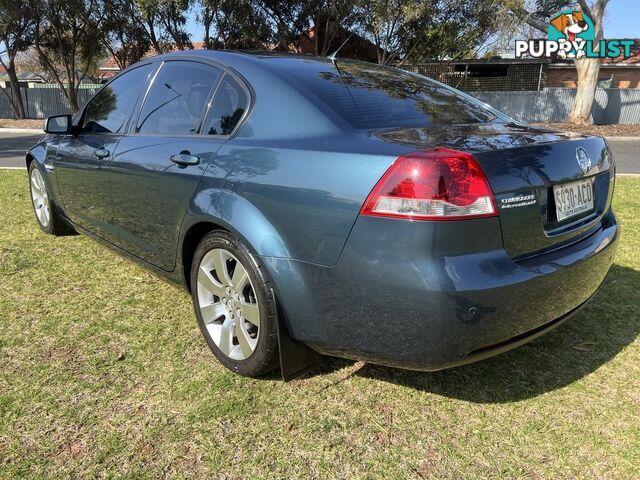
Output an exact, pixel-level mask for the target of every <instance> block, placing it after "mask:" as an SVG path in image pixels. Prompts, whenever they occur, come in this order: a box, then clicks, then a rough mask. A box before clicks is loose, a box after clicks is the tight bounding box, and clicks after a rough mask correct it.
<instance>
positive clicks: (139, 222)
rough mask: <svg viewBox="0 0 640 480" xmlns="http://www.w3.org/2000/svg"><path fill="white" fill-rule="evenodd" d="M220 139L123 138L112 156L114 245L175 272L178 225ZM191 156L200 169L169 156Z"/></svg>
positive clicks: (141, 136)
mask: <svg viewBox="0 0 640 480" xmlns="http://www.w3.org/2000/svg"><path fill="white" fill-rule="evenodd" d="M222 143H223V140H219V139H214V138H206V137H195V136H187V135H185V136H170V135H163V136H158V135H129V134H127V135H125V136H124V137H123V138H122V140H121V141H120V143H119V145H118V148H117V150H116V151H115V153H114V157H113V160H112V161H111V163H110V167H111V193H112V198H113V213H114V216H115V221H114V224H116V225H117V227H118V237H117V239H116V240H115V241H114V243H115V244H116V245H118V246H119V247H121V248H123V249H124V250H127V251H129V252H131V253H132V254H134V255H137V256H139V257H140V258H141V259H143V260H145V261H147V262H149V263H151V264H153V265H155V266H157V267H160V268H162V269H164V270H169V271H171V270H173V269H174V268H175V262H176V251H177V248H178V243H179V242H178V238H179V235H180V231H181V227H182V221H183V219H184V216H185V213H186V210H187V205H188V204H189V202H190V201H191V199H192V198H193V197H194V195H195V193H196V190H197V188H198V185H199V183H200V179H201V177H202V175H203V174H204V172H205V170H206V169H207V166H208V165H209V164H210V163H211V162H212V161H213V159H214V157H215V154H216V151H217V150H218V149H219V148H220V146H221V145H222ZM181 152H189V153H190V154H191V155H195V156H197V157H198V158H199V159H200V163H199V164H198V165H189V166H181V165H177V164H175V163H173V162H172V161H171V156H173V155H178V154H180V153H181Z"/></svg>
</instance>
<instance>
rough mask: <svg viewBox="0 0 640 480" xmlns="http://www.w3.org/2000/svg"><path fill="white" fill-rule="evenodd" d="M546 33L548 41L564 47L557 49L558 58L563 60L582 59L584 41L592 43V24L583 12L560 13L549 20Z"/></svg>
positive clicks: (593, 33)
mask: <svg viewBox="0 0 640 480" xmlns="http://www.w3.org/2000/svg"><path fill="white" fill-rule="evenodd" d="M550 24H551V25H550V26H549V31H548V36H549V40H555V41H557V42H558V43H560V44H564V45H566V47H565V48H559V49H558V56H559V57H560V58H562V59H565V58H582V57H584V56H585V51H584V47H585V41H586V40H589V41H593V39H594V38H595V32H594V27H593V22H592V21H591V19H590V18H589V17H588V16H587V15H585V14H584V13H583V12H579V11H566V12H561V13H559V14H558V15H556V16H555V17H554V18H552V19H551V22H550Z"/></svg>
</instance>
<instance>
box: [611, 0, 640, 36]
mask: <svg viewBox="0 0 640 480" xmlns="http://www.w3.org/2000/svg"><path fill="white" fill-rule="evenodd" d="M604 36H605V38H640V1H639V0H610V1H609V5H608V6H607V9H606V11H605V19H604Z"/></svg>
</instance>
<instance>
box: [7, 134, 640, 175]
mask: <svg viewBox="0 0 640 480" xmlns="http://www.w3.org/2000/svg"><path fill="white" fill-rule="evenodd" d="M40 137H41V135H38V134H34V133H11V132H2V131H0V168H3V167H24V152H25V150H26V149H27V148H29V147H30V146H31V145H33V144H34V143H36V142H37V141H38V139H39V138H40ZM609 145H611V148H612V149H613V152H614V153H615V156H616V161H617V163H618V170H617V171H618V173H625V174H630V173H631V174H640V139H635V138H633V139H615V138H614V139H609Z"/></svg>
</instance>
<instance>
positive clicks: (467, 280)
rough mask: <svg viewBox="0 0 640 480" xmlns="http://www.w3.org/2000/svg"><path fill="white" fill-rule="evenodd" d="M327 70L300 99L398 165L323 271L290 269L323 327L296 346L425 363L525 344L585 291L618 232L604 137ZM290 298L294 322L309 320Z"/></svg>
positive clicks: (351, 69)
mask: <svg viewBox="0 0 640 480" xmlns="http://www.w3.org/2000/svg"><path fill="white" fill-rule="evenodd" d="M335 67H336V68H335V69H331V67H326V70H325V71H323V72H321V74H320V75H319V76H318V77H319V78H320V79H321V80H322V81H320V80H308V81H307V82H306V85H307V86H309V84H311V85H310V87H311V88H309V91H310V92H312V94H313V95H316V96H317V97H318V98H319V99H320V101H321V102H322V103H324V104H325V105H326V106H327V107H328V108H327V109H328V110H329V111H331V112H332V113H333V114H335V115H336V116H337V117H339V118H341V119H344V120H346V122H348V123H349V124H350V125H351V126H352V127H354V129H355V130H357V131H358V132H360V133H359V134H354V138H357V137H358V135H361V134H362V133H363V132H364V135H365V136H366V138H367V141H368V142H382V143H383V144H384V145H385V147H388V146H389V145H395V146H397V148H398V156H397V158H395V159H391V160H390V165H389V168H388V170H387V171H386V173H385V174H384V175H383V176H382V177H381V178H379V179H378V181H377V183H376V184H372V185H371V192H370V193H369V195H368V197H367V198H366V199H363V202H362V208H361V210H360V214H359V215H358V216H357V218H356V219H355V223H354V225H353V228H352V229H351V232H350V234H349V236H348V238H347V239H346V241H345V245H344V248H343V251H342V253H341V255H340V257H339V260H338V262H337V263H336V265H335V266H333V267H332V268H329V269H319V268H317V267H315V266H310V265H306V266H298V267H297V268H298V269H299V270H298V272H299V275H300V277H301V278H302V280H303V281H304V283H305V285H306V286H307V291H312V292H314V293H313V297H314V301H313V310H314V311H315V312H316V313H317V315H318V318H320V319H321V321H320V322H319V323H320V324H321V327H319V331H316V332H312V333H309V334H308V335H306V338H304V337H305V335H302V337H303V338H302V339H303V340H305V341H307V343H309V344H310V345H312V346H313V347H314V348H316V349H317V350H319V351H321V352H322V353H327V354H334V355H339V356H347V357H353V358H359V359H364V360H368V361H372V362H376V363H382V364H388V365H393V366H400V367H405V368H412V369H420V370H436V369H441V368H446V367H449V366H454V365H459V364H462V363H466V362H470V361H474V360H477V359H480V358H484V357H486V356H490V355H492V354H496V353H499V352H501V351H505V350H507V349H509V348H513V347H515V346H518V345H520V344H522V343H524V342H526V341H529V340H532V339H533V338H536V337H538V336H540V335H541V334H543V333H546V332H547V331H549V330H550V329H552V328H554V327H555V326H557V325H559V324H560V323H561V322H562V321H564V320H565V319H567V318H568V317H569V316H570V315H571V314H572V313H574V312H576V311H577V309H579V308H580V307H581V306H582V305H584V304H585V302H587V301H588V300H589V298H591V297H592V296H593V295H594V294H595V292H596V291H597V289H598V287H599V286H600V285H601V283H602V281H603V280H604V278H605V276H606V274H607V272H608V270H609V268H610V266H611V264H612V261H613V255H614V251H615V245H616V239H617V237H618V227H617V224H616V219H615V216H614V214H613V212H612V210H611V199H612V195H613V190H614V184H615V166H614V161H613V156H612V154H611V152H610V150H609V148H608V146H607V144H606V142H605V141H604V140H603V139H601V138H597V137H584V136H580V135H571V134H561V133H557V132H552V131H548V130H542V129H536V128H532V127H528V126H525V125H521V124H518V123H515V122H513V121H512V120H511V119H509V118H507V117H505V116H504V115H502V114H500V113H498V112H496V111H495V110H492V109H491V108H489V107H487V106H486V105H483V104H480V103H479V102H477V101H474V100H473V99H471V98H470V97H468V96H466V95H464V94H461V93H459V92H456V91H454V90H453V89H450V88H449V87H446V86H444V85H441V84H439V83H437V82H430V81H428V80H426V79H422V78H417V77H415V76H410V75H408V74H404V73H401V72H399V71H395V70H390V69H378V68H377V67H373V66H362V65H361V64H356V63H340V62H339V64H338V65H337V66H335ZM300 80H301V81H300V82H299V83H300V84H301V85H305V82H304V81H302V80H304V79H300ZM314 82H315V84H314ZM382 143H381V144H382ZM362 168H363V169H366V168H367V167H366V165H364V164H363V165H362ZM320 270H322V271H320ZM292 289H293V287H292ZM291 303H292V304H295V301H292V302H291ZM300 305H301V306H303V307H304V308H306V311H304V312H303V311H302V308H301V311H300V312H294V314H298V315H299V316H300V317H303V318H304V317H307V318H310V314H309V310H310V309H309V308H307V307H308V306H309V305H302V304H300ZM294 310H295V308H294ZM301 330H304V329H301ZM308 330H309V331H311V330H312V329H311V328H309V329H308Z"/></svg>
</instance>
